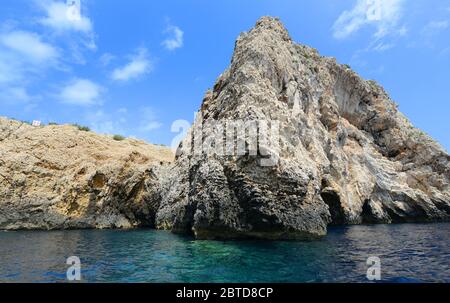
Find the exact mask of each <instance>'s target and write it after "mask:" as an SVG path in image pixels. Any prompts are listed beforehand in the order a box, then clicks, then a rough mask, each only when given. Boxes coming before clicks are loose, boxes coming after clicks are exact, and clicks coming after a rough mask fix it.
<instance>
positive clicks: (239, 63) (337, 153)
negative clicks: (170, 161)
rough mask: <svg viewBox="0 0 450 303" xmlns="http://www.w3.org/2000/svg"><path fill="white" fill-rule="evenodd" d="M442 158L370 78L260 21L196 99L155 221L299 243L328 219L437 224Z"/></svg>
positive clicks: (321, 230)
mask: <svg viewBox="0 0 450 303" xmlns="http://www.w3.org/2000/svg"><path fill="white" fill-rule="evenodd" d="M233 121H246V123H247V124H245V125H244V127H242V126H241V128H240V129H239V128H236V127H231V128H229V127H228V125H229V123H230V122H233ZM252 121H253V122H255V123H256V128H253V130H252V128H251V127H248V126H249V125H251V122H252ZM221 122H222V123H221ZM248 122H250V123H248ZM270 125H272V126H276V127H273V128H272V126H270ZM273 129H274V130H275V131H274V133H276V136H275V139H274V138H273V137H272V139H271V140H270V138H269V140H268V136H267V133H271V130H273ZM199 134H200V135H201V136H200V139H199V136H198V135H199ZM230 137H231V138H235V139H234V143H235V144H234V145H233V144H231V145H230V146H231V147H230V146H228V145H226V143H223V141H221V140H222V138H230ZM198 140H200V145H199V144H196V143H198V142H197V141H198ZM231 140H233V139H231ZM225 141H226V140H225ZM227 142H228V141H227ZM231 142H232V143H233V141H231ZM255 143H256V144H255ZM223 144H225V149H227V148H228V150H227V151H228V153H227V152H224V151H223V150H221V146H222V145H223ZM239 144H241V147H243V150H244V152H243V153H239V152H237V151H236V150H237V148H238V147H239ZM199 146H201V148H200V150H201V152H199ZM205 146H206V148H205ZM230 148H231V150H230ZM233 149H234V150H233ZM211 151H213V152H211ZM230 151H231V152H230ZM449 160H450V156H449V155H448V154H447V152H446V151H445V150H444V149H443V148H442V147H441V146H440V145H439V144H438V143H436V142H435V141H434V140H433V139H431V138H430V137H429V136H427V135H426V134H425V133H423V132H422V131H420V130H418V129H416V128H414V127H413V126H412V125H411V123H410V122H409V121H408V120H407V118H405V116H404V115H402V114H401V113H400V112H399V110H398V108H397V106H396V104H395V103H394V102H393V101H392V100H391V99H390V98H389V96H388V95H387V94H386V92H385V91H384V90H383V88H381V87H380V86H379V85H377V84H376V83H375V82H374V81H366V80H364V79H362V78H361V77H359V76H358V75H357V74H356V73H355V72H353V71H352V70H351V69H350V68H349V67H348V66H345V65H341V64H338V63H337V62H336V60H335V59H334V58H326V57H322V56H320V55H319V54H318V53H317V51H316V50H314V49H312V48H309V47H307V46H302V45H298V44H296V43H294V42H293V41H292V40H291V38H290V36H289V34H288V32H287V31H286V29H285V28H284V27H283V25H282V24H281V23H280V21H279V20H277V19H273V18H269V17H263V18H262V19H260V20H259V21H258V22H257V24H256V27H255V28H253V29H252V30H251V31H250V32H248V33H243V34H242V35H241V36H240V37H239V38H238V40H237V42H236V46H235V52H234V55H233V59H232V62H231V66H230V67H229V68H228V69H227V70H226V71H225V72H224V73H223V74H222V75H221V76H220V77H219V79H218V80H217V83H216V84H215V86H214V89H213V90H210V91H208V92H207V94H206V96H205V99H204V101H203V104H202V107H201V110H200V113H199V117H198V118H197V120H196V122H195V124H194V125H193V127H192V130H191V131H190V133H189V135H188V137H187V138H186V139H185V140H184V141H183V142H182V144H181V146H180V148H179V150H178V153H177V159H176V162H175V163H174V165H173V168H172V169H171V173H170V174H171V175H170V176H169V177H167V178H165V180H164V181H163V185H162V190H163V194H162V195H161V197H162V201H161V206H160V209H159V211H158V213H157V215H156V224H157V227H158V228H164V229H171V230H172V231H174V232H182V233H186V232H193V233H194V234H195V236H196V237H197V238H199V239H211V238H212V239H217V238H246V237H252V238H269V239H305V238H306V239H309V238H316V237H320V236H323V235H325V234H326V230H327V226H328V225H330V224H331V225H333V224H336V225H338V224H360V223H393V222H416V221H437V220H447V219H448V218H449V215H450V187H449V178H450V162H449Z"/></svg>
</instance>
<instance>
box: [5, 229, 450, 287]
mask: <svg viewBox="0 0 450 303" xmlns="http://www.w3.org/2000/svg"><path fill="white" fill-rule="evenodd" d="M449 232H450V223H440V224H405V225H376V226H350V227H342V228H334V229H330V231H329V235H328V236H327V237H326V238H324V239H323V240H320V241H315V242H269V241H239V242H214V241H193V239H192V238H189V237H182V236H177V235H173V234H170V233H168V232H161V231H153V230H135V231H100V230H84V231H54V232H29V231H21V232H0V281H1V282H64V281H66V270H67V268H68V267H69V266H68V265H66V259H67V258H68V257H69V256H78V257H79V258H80V259H81V262H82V264H81V274H82V279H83V281H85V282H367V279H366V272H367V269H368V265H366V261H367V258H368V257H370V256H377V257H379V258H380V260H381V274H382V279H383V281H389V282H450V241H449V240H450V233H449Z"/></svg>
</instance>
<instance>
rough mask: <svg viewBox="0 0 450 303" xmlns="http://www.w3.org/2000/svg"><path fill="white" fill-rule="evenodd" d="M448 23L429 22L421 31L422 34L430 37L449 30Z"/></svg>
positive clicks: (444, 21) (442, 21)
mask: <svg viewBox="0 0 450 303" xmlns="http://www.w3.org/2000/svg"><path fill="white" fill-rule="evenodd" d="M449 25H450V23H449V21H447V20H441V21H430V22H429V23H428V24H427V25H425V27H424V28H423V29H422V34H424V35H427V36H431V35H434V34H437V33H439V32H441V31H444V30H446V29H447V28H449Z"/></svg>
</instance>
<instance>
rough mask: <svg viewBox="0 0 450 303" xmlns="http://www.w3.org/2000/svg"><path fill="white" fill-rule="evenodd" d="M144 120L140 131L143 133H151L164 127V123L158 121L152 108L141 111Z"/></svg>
mask: <svg viewBox="0 0 450 303" xmlns="http://www.w3.org/2000/svg"><path fill="white" fill-rule="evenodd" d="M141 113H142V120H141V123H140V126H139V131H140V132H142V133H146V132H151V131H153V130H156V129H159V128H161V127H162V123H160V122H159V121H157V118H156V114H155V112H154V110H153V109H152V108H151V107H144V108H142V109H141Z"/></svg>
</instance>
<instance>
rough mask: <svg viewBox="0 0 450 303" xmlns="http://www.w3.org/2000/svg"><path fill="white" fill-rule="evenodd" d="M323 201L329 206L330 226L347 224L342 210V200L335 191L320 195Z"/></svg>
mask: <svg viewBox="0 0 450 303" xmlns="http://www.w3.org/2000/svg"><path fill="white" fill-rule="evenodd" d="M320 195H321V196H322V199H323V201H324V202H325V203H326V204H327V205H328V207H329V210H330V215H331V223H330V224H329V225H343V224H345V215H344V210H343V209H342V205H341V199H340V198H339V195H338V194H337V193H336V192H334V191H325V192H322V193H321V194H320Z"/></svg>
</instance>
